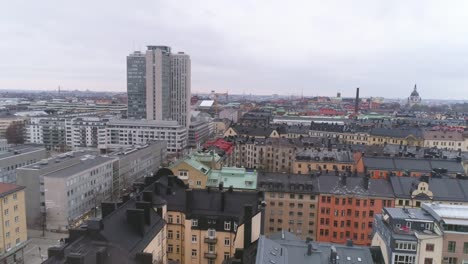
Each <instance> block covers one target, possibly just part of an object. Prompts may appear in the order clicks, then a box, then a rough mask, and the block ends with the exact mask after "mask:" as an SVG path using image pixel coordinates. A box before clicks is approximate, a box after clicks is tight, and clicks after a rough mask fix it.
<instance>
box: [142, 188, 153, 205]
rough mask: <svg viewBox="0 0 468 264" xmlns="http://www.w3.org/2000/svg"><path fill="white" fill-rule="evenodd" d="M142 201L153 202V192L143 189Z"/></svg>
mask: <svg viewBox="0 0 468 264" xmlns="http://www.w3.org/2000/svg"><path fill="white" fill-rule="evenodd" d="M143 201H145V202H148V203H150V204H153V192H152V191H143Z"/></svg>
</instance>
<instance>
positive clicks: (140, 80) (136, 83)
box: [127, 51, 146, 119]
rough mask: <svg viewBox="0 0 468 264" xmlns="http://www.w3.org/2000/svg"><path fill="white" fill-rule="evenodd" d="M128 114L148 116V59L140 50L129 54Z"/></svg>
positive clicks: (134, 116)
mask: <svg viewBox="0 0 468 264" xmlns="http://www.w3.org/2000/svg"><path fill="white" fill-rule="evenodd" d="M127 96H128V104H127V116H128V118H134V119H144V118H146V59H145V55H144V54H142V53H141V52H139V51H135V52H134V53H132V54H130V55H128V56H127Z"/></svg>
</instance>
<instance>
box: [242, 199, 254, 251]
mask: <svg viewBox="0 0 468 264" xmlns="http://www.w3.org/2000/svg"><path fill="white" fill-rule="evenodd" d="M252 208H253V207H252V205H251V204H246V205H245V206H244V249H246V248H247V247H249V245H250V243H251V242H252Z"/></svg>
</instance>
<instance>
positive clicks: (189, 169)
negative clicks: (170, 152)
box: [169, 156, 215, 189]
mask: <svg viewBox="0 0 468 264" xmlns="http://www.w3.org/2000/svg"><path fill="white" fill-rule="evenodd" d="M212 159H213V161H214V159H215V157H213V158H212ZM169 169H171V171H172V172H173V174H174V175H176V176H177V177H178V178H179V179H180V180H182V181H183V182H184V183H185V184H188V186H189V188H194V189H205V188H206V183H207V181H208V174H209V173H210V171H211V167H210V166H208V165H206V164H204V163H203V162H201V161H200V160H198V159H197V156H188V157H186V158H184V159H180V160H178V161H176V162H175V163H174V164H171V165H170V166H169Z"/></svg>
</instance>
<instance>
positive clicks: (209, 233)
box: [208, 229, 216, 238]
mask: <svg viewBox="0 0 468 264" xmlns="http://www.w3.org/2000/svg"><path fill="white" fill-rule="evenodd" d="M215 236H216V230H214V229H208V237H209V238H214V237H215Z"/></svg>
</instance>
